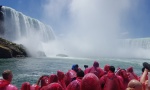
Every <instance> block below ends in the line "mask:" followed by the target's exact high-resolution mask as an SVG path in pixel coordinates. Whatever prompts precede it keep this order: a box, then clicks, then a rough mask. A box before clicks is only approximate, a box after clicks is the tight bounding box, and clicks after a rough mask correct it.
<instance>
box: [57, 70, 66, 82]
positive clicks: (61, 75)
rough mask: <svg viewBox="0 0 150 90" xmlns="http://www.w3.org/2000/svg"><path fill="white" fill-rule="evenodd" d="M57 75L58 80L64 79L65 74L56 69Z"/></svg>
mask: <svg viewBox="0 0 150 90" xmlns="http://www.w3.org/2000/svg"><path fill="white" fill-rule="evenodd" d="M57 76H58V79H59V80H62V79H64V77H65V74H64V72H62V71H60V70H58V71H57Z"/></svg>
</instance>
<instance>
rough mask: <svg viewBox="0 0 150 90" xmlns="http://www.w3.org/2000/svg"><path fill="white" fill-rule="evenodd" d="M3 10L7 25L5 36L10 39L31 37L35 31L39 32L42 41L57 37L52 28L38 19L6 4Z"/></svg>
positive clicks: (5, 24)
mask: <svg viewBox="0 0 150 90" xmlns="http://www.w3.org/2000/svg"><path fill="white" fill-rule="evenodd" d="M2 12H3V14H4V27H5V32H4V36H3V37H4V38H6V39H8V40H11V41H14V40H17V39H19V38H22V37H29V36H30V35H34V32H38V33H39V38H40V39H41V40H42V41H49V40H52V39H54V38H55V36H54V33H53V30H52V28H51V27H50V26H48V25H45V24H43V23H42V22H40V21H38V20H36V19H33V18H31V17H28V16H26V15H24V14H22V13H21V12H18V11H16V10H14V9H12V8H10V7H6V6H2Z"/></svg>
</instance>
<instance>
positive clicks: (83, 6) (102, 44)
mask: <svg viewBox="0 0 150 90" xmlns="http://www.w3.org/2000/svg"><path fill="white" fill-rule="evenodd" d="M0 2H2V3H1V5H0V38H2V40H3V39H5V40H6V41H5V43H6V44H4V43H2V41H0V42H1V43H0V52H1V53H2V54H5V53H9V54H10V55H5V56H6V57H7V56H8V58H0V71H1V72H0V73H2V72H3V71H4V70H5V69H10V70H11V71H12V72H13V81H12V84H14V85H16V86H17V87H18V88H19V89H18V90H20V88H21V85H22V83H23V82H26V81H28V82H30V83H31V84H35V83H37V80H38V78H40V76H42V75H51V74H56V73H57V70H61V71H63V72H65V73H66V72H67V71H68V70H69V69H71V68H72V65H74V64H78V65H79V67H80V68H81V69H82V70H84V65H87V66H92V65H93V62H94V61H98V62H99V67H101V68H104V66H105V65H106V64H109V65H112V66H114V67H115V68H116V72H117V68H123V69H127V68H128V67H133V69H134V72H135V73H136V74H137V75H138V76H140V75H142V67H143V63H144V62H147V63H150V61H149V60H150V55H149V53H150V31H149V29H150V25H149V23H150V17H149V14H150V13H149V3H150V2H149V1H140V0H132V1H131V0H110V1H105V0H37V1H36V0H26V1H21V0H18V1H17V0H15V1H10V0H2V1H0ZM7 40H8V41H7ZM3 45H5V46H6V47H3ZM11 45H12V46H11ZM8 46H9V47H8ZM10 48H11V49H10ZM18 48H19V49H20V48H21V50H22V48H23V52H21V51H19V50H18ZM14 49H15V50H14ZM11 50H14V51H11ZM24 50H25V51H24ZM17 51H18V52H19V54H18V52H17ZM3 52H5V53H3ZM14 52H15V57H13V54H14ZM20 53H21V54H20ZM0 55H1V54H0ZM0 57H2V56H0ZM10 57H11V58H10ZM0 78H2V76H0Z"/></svg>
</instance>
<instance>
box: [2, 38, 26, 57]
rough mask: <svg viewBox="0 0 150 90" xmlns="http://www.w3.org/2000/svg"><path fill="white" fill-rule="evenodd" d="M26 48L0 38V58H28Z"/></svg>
mask: <svg viewBox="0 0 150 90" xmlns="http://www.w3.org/2000/svg"><path fill="white" fill-rule="evenodd" d="M27 56H28V55H27V52H26V50H25V47H24V46H23V45H21V44H16V43H13V42H11V41H8V40H6V39H3V38H0V58H16V57H27Z"/></svg>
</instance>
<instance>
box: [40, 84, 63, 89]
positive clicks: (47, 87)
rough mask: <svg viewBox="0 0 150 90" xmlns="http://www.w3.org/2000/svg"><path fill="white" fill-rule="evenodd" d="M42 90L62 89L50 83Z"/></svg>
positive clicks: (58, 85)
mask: <svg viewBox="0 0 150 90" xmlns="http://www.w3.org/2000/svg"><path fill="white" fill-rule="evenodd" d="M42 90H63V87H62V86H61V85H60V84H59V83H51V84H49V85H47V86H46V88H45V89H42Z"/></svg>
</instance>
